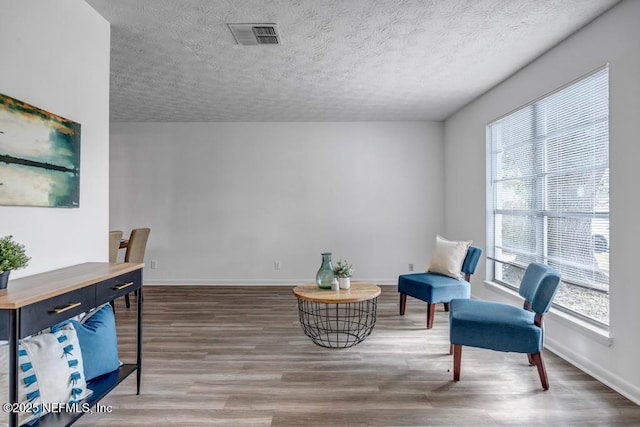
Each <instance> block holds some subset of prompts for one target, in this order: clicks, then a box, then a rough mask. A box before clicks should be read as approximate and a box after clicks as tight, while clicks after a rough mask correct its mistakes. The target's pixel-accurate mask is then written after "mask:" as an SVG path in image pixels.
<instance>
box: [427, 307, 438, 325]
mask: <svg viewBox="0 0 640 427" xmlns="http://www.w3.org/2000/svg"><path fill="white" fill-rule="evenodd" d="M435 315H436V305H435V304H427V329H431V328H433V318H434V317H435Z"/></svg>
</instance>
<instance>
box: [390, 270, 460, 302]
mask: <svg viewBox="0 0 640 427" xmlns="http://www.w3.org/2000/svg"><path fill="white" fill-rule="evenodd" d="M470 289H471V286H470V285H469V282H467V281H466V280H464V279H454V278H452V277H448V276H443V275H441V274H435V273H414V274H403V275H402V276H400V277H398V292H400V293H403V294H407V295H409V296H411V297H414V298H417V299H420V300H422V301H425V302H428V303H429V304H438V303H445V302H446V303H448V302H450V301H451V300H452V299H454V298H469V295H470Z"/></svg>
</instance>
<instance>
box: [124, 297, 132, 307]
mask: <svg viewBox="0 0 640 427" xmlns="http://www.w3.org/2000/svg"><path fill="white" fill-rule="evenodd" d="M124 305H126V306H127V308H130V307H131V301H129V294H124Z"/></svg>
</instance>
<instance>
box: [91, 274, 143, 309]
mask: <svg viewBox="0 0 640 427" xmlns="http://www.w3.org/2000/svg"><path fill="white" fill-rule="evenodd" d="M141 286H142V270H136V271H131V272H129V273H125V274H123V275H121V276H118V277H114V278H113V279H109V280H105V281H104V282H100V283H97V284H96V304H98V305H99V304H103V303H105V302H109V301H111V300H114V299H116V298H118V297H121V296H123V295H125V294H128V293H129V292H133V291H136V290H138V289H140V287H141Z"/></svg>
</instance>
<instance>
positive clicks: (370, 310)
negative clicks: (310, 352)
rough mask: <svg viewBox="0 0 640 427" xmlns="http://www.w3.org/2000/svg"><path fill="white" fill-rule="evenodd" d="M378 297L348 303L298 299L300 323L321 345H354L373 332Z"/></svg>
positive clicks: (334, 346)
mask: <svg viewBox="0 0 640 427" xmlns="http://www.w3.org/2000/svg"><path fill="white" fill-rule="evenodd" d="M377 306H378V298H377V297H375V298H373V299H369V300H365V301H357V302H346V303H336V304H332V303H322V302H314V301H307V300H304V299H298V313H299V316H300V325H302V330H303V331H304V333H305V334H306V335H307V336H308V337H309V338H311V340H312V341H313V342H314V343H316V344H317V345H319V346H322V347H327V348H348V347H352V346H354V345H356V344H358V343H359V342H361V341H362V340H364V339H365V338H366V337H368V336H369V335H370V334H371V331H372V330H373V327H374V326H375V323H376V312H377Z"/></svg>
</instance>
